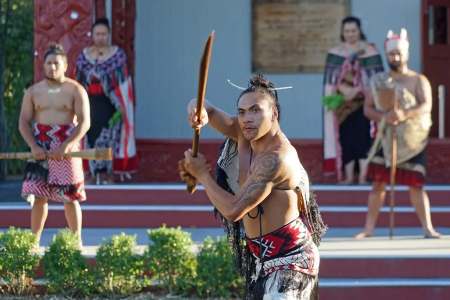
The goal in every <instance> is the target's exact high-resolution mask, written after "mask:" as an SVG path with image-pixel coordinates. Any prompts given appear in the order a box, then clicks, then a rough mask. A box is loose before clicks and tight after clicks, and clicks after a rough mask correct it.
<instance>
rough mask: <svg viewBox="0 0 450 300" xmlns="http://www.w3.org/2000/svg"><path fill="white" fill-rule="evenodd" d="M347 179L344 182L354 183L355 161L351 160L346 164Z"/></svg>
mask: <svg viewBox="0 0 450 300" xmlns="http://www.w3.org/2000/svg"><path fill="white" fill-rule="evenodd" d="M344 171H345V180H344V181H342V182H341V183H342V184H352V183H353V180H354V178H355V161H354V160H353V161H351V162H349V163H347V164H346V165H345V166H344Z"/></svg>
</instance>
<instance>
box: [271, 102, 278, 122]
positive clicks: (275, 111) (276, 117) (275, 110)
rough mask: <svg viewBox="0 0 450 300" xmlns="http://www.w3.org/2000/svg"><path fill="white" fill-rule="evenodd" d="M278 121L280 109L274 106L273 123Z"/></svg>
mask: <svg viewBox="0 0 450 300" xmlns="http://www.w3.org/2000/svg"><path fill="white" fill-rule="evenodd" d="M276 120H278V109H277V107H276V106H275V105H274V106H272V122H275V121H276Z"/></svg>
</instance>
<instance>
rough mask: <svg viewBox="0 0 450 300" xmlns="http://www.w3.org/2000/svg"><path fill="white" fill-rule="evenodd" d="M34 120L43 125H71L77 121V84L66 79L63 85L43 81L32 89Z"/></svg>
mask: <svg viewBox="0 0 450 300" xmlns="http://www.w3.org/2000/svg"><path fill="white" fill-rule="evenodd" d="M30 92H31V100H32V103H33V110H34V120H35V121H36V122H38V123H42V124H59V125H62V124H70V123H73V122H74V121H75V107H74V101H75V92H76V83H75V82H74V81H73V80H72V79H68V78H66V79H65V81H64V82H63V83H62V84H61V85H53V84H52V85H51V86H49V84H47V81H46V80H43V81H41V82H39V83H37V84H35V85H34V86H33V87H32V88H31V89H30Z"/></svg>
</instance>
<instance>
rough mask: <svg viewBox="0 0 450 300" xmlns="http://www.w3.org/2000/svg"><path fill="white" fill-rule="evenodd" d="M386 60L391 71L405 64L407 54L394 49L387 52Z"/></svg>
mask: <svg viewBox="0 0 450 300" xmlns="http://www.w3.org/2000/svg"><path fill="white" fill-rule="evenodd" d="M387 60H388V65H389V68H391V70H392V71H398V70H400V69H401V68H402V67H403V66H405V65H406V63H407V61H408V55H407V54H406V53H405V52H402V51H400V50H397V49H394V50H392V51H389V52H388V53H387Z"/></svg>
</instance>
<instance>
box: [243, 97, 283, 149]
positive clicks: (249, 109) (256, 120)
mask: <svg viewBox="0 0 450 300" xmlns="http://www.w3.org/2000/svg"><path fill="white" fill-rule="evenodd" d="M276 119H277V115H276V109H275V105H274V103H273V100H272V99H271V98H270V96H269V95H266V94H263V93H261V92H251V93H247V94H244V95H243V96H242V97H241V98H240V99H239V102H238V121H239V126H240V128H241V131H242V134H243V135H244V138H245V139H246V140H249V141H253V140H257V139H259V138H261V137H262V136H264V135H265V134H266V133H267V132H268V131H269V130H270V129H271V128H272V125H273V122H274V121H275V120H276Z"/></svg>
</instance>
